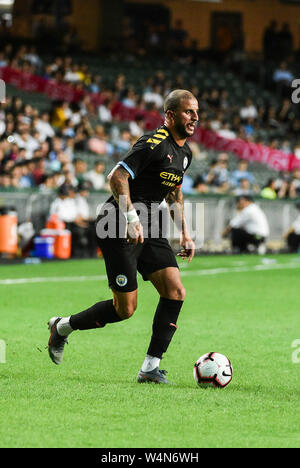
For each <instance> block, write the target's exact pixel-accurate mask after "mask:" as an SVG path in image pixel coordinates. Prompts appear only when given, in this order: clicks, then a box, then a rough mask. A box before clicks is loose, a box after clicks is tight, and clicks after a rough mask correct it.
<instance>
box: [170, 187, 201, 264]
mask: <svg viewBox="0 0 300 468" xmlns="http://www.w3.org/2000/svg"><path fill="white" fill-rule="evenodd" d="M166 202H167V204H168V207H169V210H170V215H171V218H172V219H173V221H174V223H175V224H176V226H177V228H178V229H179V230H180V232H181V238H180V245H181V247H182V250H181V252H180V253H179V254H178V255H179V256H180V257H182V258H183V259H185V258H188V261H189V262H190V261H192V259H193V257H194V255H195V243H194V241H193V239H192V238H191V236H190V233H189V231H188V228H187V224H186V221H185V217H184V198H183V193H182V191H181V187H176V188H175V190H173V191H172V192H170V193H168V195H167V196H166Z"/></svg>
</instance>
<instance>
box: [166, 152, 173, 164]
mask: <svg viewBox="0 0 300 468" xmlns="http://www.w3.org/2000/svg"><path fill="white" fill-rule="evenodd" d="M167 158H169V160H170V164H172V162H173V155H171V154H167Z"/></svg>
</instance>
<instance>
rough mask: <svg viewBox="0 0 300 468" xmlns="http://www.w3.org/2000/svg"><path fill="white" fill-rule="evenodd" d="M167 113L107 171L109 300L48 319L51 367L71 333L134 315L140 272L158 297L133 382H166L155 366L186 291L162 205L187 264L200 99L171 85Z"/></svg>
mask: <svg viewBox="0 0 300 468" xmlns="http://www.w3.org/2000/svg"><path fill="white" fill-rule="evenodd" d="M164 112H165V122H164V125H163V126H161V127H160V128H157V129H156V130H154V131H152V132H149V133H147V134H145V135H143V136H142V137H141V138H140V139H139V140H138V141H137V142H136V143H135V145H134V146H133V147H132V149H131V150H130V151H129V153H128V154H127V155H126V157H125V158H124V160H123V161H121V162H119V163H118V164H117V166H116V167H115V168H114V169H113V170H112V172H111V173H110V174H109V176H108V178H109V182H110V186H111V189H112V193H113V195H112V196H111V197H110V199H109V200H107V202H106V204H105V205H104V207H103V208H102V210H101V213H100V215H99V217H98V220H97V223H96V232H97V238H98V244H99V247H100V248H101V250H102V253H103V257H104V260H105V266H106V271H107V276H108V281H109V286H110V288H111V290H112V293H113V299H110V300H107V301H102V302H98V303H96V304H95V305H93V306H92V307H90V308H88V309H86V310H84V311H82V312H80V313H78V314H75V315H71V316H70V317H66V318H61V317H53V318H51V319H50V321H49V330H50V338H49V343H48V350H49V355H50V357H51V359H52V361H53V362H54V363H55V364H60V363H61V361H62V357H63V351H64V345H65V343H66V342H67V337H68V335H69V334H70V333H71V332H73V331H74V330H88V329H92V328H102V327H104V326H105V325H106V324H108V323H115V322H120V321H121V320H126V319H128V318H130V317H131V316H132V315H133V313H134V311H135V310H136V307H137V279H136V276H137V271H139V273H140V274H141V275H142V277H143V279H144V280H146V281H147V280H150V281H151V283H152V284H153V286H154V287H155V288H156V290H157V291H158V293H159V296H160V298H159V303H158V306H157V309H156V312H155V315H154V320H153V326H152V337H151V340H150V344H149V347H148V351H147V354H146V357H145V360H144V362H143V364H142V367H141V369H140V371H139V373H138V377H137V380H138V382H139V383H143V382H155V383H165V384H168V383H169V381H168V380H167V378H166V371H164V370H161V369H160V368H159V366H160V360H161V359H162V356H163V354H164V353H166V351H167V349H168V346H169V344H170V342H171V340H172V338H173V335H174V333H175V331H176V329H177V320H178V316H179V313H180V310H181V308H182V305H183V301H184V299H185V289H184V286H183V284H182V282H181V278H180V273H179V269H178V265H177V261H176V258H175V255H174V253H173V251H172V249H171V246H170V244H169V243H168V241H167V239H166V238H165V237H164V236H163V233H162V229H161V226H160V223H159V204H160V203H161V202H162V201H163V200H164V199H165V200H166V202H167V204H168V206H169V208H170V215H171V216H172V218H173V220H174V222H175V223H176V225H177V226H178V227H179V228H180V232H181V240H180V243H181V246H182V250H181V252H180V253H179V254H178V255H179V256H181V257H182V258H183V259H186V258H187V259H188V261H191V260H192V259H193V257H194V253H195V244H194V242H193V240H192V239H191V236H190V234H189V232H188V229H187V226H186V222H185V219H184V203H183V196H182V192H181V183H182V179H183V175H184V173H185V171H186V170H187V169H188V167H189V166H190V163H191V159H192V153H191V150H190V148H189V146H188V144H187V141H186V140H187V138H188V137H191V136H192V135H193V134H194V131H195V127H196V123H197V120H198V101H197V99H196V98H195V97H194V95H193V94H192V93H190V92H189V91H186V90H174V91H172V92H171V93H170V94H169V95H168V96H167V97H166V99H165V102H164ZM138 211H139V214H138Z"/></svg>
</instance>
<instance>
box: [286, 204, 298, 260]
mask: <svg viewBox="0 0 300 468" xmlns="http://www.w3.org/2000/svg"><path fill="white" fill-rule="evenodd" d="M296 208H297V210H298V216H297V218H296V219H295V221H294V222H293V224H292V226H291V228H290V229H289V231H288V232H287V233H286V234H285V236H284V239H285V241H286V243H287V245H288V249H289V251H290V252H291V253H296V252H298V251H299V248H300V202H297V203H296Z"/></svg>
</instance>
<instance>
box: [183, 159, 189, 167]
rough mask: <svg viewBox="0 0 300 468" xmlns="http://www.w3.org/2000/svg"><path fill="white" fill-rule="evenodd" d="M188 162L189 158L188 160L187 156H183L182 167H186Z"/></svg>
mask: <svg viewBox="0 0 300 468" xmlns="http://www.w3.org/2000/svg"><path fill="white" fill-rule="evenodd" d="M188 163H189V160H188V158H187V156H185V158H184V160H183V169H186V168H187V165H188Z"/></svg>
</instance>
